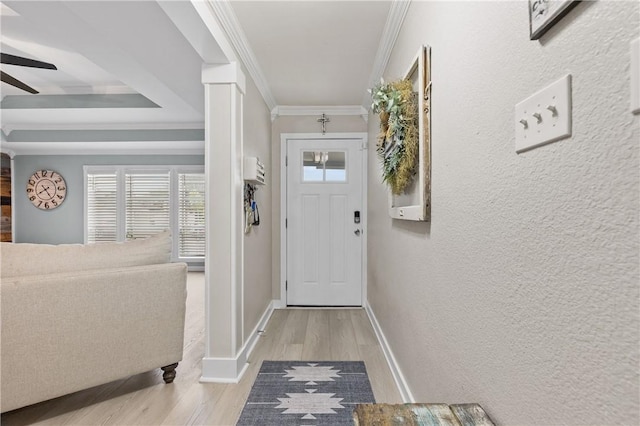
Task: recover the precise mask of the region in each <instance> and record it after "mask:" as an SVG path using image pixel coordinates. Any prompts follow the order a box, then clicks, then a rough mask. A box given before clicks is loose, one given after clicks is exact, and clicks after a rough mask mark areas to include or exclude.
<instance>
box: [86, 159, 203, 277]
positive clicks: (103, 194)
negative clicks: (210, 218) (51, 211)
mask: <svg viewBox="0 0 640 426" xmlns="http://www.w3.org/2000/svg"><path fill="white" fill-rule="evenodd" d="M84 174H85V183H86V188H85V217H86V221H85V242H86V243H99V242H106V241H125V240H127V239H136V238H145V237H148V236H150V235H154V234H157V233H158V232H162V231H164V230H166V229H170V230H171V235H172V237H173V249H172V258H173V259H174V260H176V261H184V262H189V263H190V264H191V265H196V266H197V265H202V263H203V261H204V255H205V225H204V219H205V215H204V183H205V182H204V167H202V166H85V167H84Z"/></svg>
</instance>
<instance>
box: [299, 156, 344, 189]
mask: <svg viewBox="0 0 640 426" xmlns="http://www.w3.org/2000/svg"><path fill="white" fill-rule="evenodd" d="M346 157H347V153H346V152H344V151H303V152H302V181H303V182H333V183H335V182H346V181H347V167H346V164H347V161H346Z"/></svg>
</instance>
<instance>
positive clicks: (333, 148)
mask: <svg viewBox="0 0 640 426" xmlns="http://www.w3.org/2000/svg"><path fill="white" fill-rule="evenodd" d="M287 157H288V160H287V162H288V165H287V228H286V232H287V305H289V306H361V305H362V249H363V247H362V232H363V227H362V219H363V216H362V215H363V206H362V191H363V189H362V162H363V153H362V146H361V140H359V139H352V140H324V139H323V140H313V139H289V140H288V141H287Z"/></svg>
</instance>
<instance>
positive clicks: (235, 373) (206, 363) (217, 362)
mask: <svg viewBox="0 0 640 426" xmlns="http://www.w3.org/2000/svg"><path fill="white" fill-rule="evenodd" d="M279 302H280V301H279V300H272V301H271V302H270V303H269V305H268V306H267V309H266V310H265V311H264V313H263V314H262V317H260V321H258V324H257V325H256V326H255V328H254V329H253V331H252V332H251V334H250V336H251V337H250V338H249V339H248V340H247V341H246V342H245V344H244V346H243V347H242V349H241V350H240V352H239V353H238V355H237V356H236V357H233V358H214V357H204V358H202V376H201V377H200V383H238V382H239V381H240V380H241V379H242V376H243V375H244V373H245V371H246V370H247V367H248V366H249V364H248V363H247V360H248V359H249V356H250V355H251V352H253V349H254V348H255V346H256V344H257V343H258V339H259V338H260V334H261V331H263V330H264V329H265V327H266V326H267V323H268V322H269V319H270V318H271V315H272V314H273V310H274V307H275V306H276V304H277V303H279Z"/></svg>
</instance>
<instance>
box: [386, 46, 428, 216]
mask: <svg viewBox="0 0 640 426" xmlns="http://www.w3.org/2000/svg"><path fill="white" fill-rule="evenodd" d="M403 78H404V79H411V80H413V81H414V89H415V90H416V91H417V92H418V110H419V111H420V113H419V114H418V116H419V124H418V125H419V138H418V143H419V154H418V156H419V158H418V170H417V173H418V176H417V178H416V179H415V180H414V182H413V183H412V184H411V185H410V186H409V187H408V188H407V189H406V190H405V193H404V194H401V195H394V194H393V193H392V192H391V190H389V215H390V216H391V217H392V218H394V219H402V220H414V221H422V222H429V221H431V48H430V47H429V46H421V47H420V50H418V53H417V54H416V56H415V57H414V59H413V61H412V62H411V65H410V66H409V69H408V70H407V72H406V74H405V75H404V77H403Z"/></svg>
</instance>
